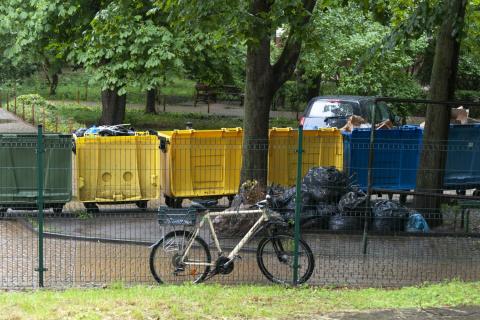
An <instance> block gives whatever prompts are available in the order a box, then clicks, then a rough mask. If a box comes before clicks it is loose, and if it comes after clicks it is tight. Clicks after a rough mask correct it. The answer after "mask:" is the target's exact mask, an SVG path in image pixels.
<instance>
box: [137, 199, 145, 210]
mask: <svg viewBox="0 0 480 320" xmlns="http://www.w3.org/2000/svg"><path fill="white" fill-rule="evenodd" d="M135 205H136V206H137V207H139V208H140V209H142V211H146V210H147V205H148V201H147V200H142V201H137V202H135Z"/></svg>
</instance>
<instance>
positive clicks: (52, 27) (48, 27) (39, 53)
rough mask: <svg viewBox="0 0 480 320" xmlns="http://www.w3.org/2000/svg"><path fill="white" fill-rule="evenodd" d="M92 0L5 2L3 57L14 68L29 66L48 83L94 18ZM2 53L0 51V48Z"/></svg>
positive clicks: (0, 12)
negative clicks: (36, 69)
mask: <svg viewBox="0 0 480 320" xmlns="http://www.w3.org/2000/svg"><path fill="white" fill-rule="evenodd" d="M94 2H95V1H93V0H67V1H63V0H25V1H24V0H5V1H2V2H0V21H2V22H1V24H2V25H1V28H0V30H3V32H2V31H0V37H2V40H5V41H4V42H3V43H4V47H3V50H2V55H3V56H4V57H5V58H8V59H10V60H11V63H12V65H13V66H18V65H22V64H26V65H28V64H30V65H33V66H36V67H37V68H38V69H39V70H42V71H43V72H44V73H45V75H46V77H47V78H48V79H49V81H51V80H50V79H51V77H52V75H53V74H59V73H61V69H62V67H63V66H64V65H65V63H66V57H67V54H68V53H69V52H71V50H72V49H73V48H74V46H75V45H76V40H77V39H78V38H79V37H81V32H82V31H83V29H84V27H85V26H86V25H87V24H88V22H89V21H90V19H89V17H91V16H93V14H94V12H95V11H94V10H95V6H93V3H94ZM0 49H1V48H0Z"/></svg>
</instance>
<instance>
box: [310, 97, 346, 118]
mask: <svg viewBox="0 0 480 320" xmlns="http://www.w3.org/2000/svg"><path fill="white" fill-rule="evenodd" d="M352 114H353V103H351V102H345V101H336V100H317V101H315V102H314V103H313V105H312V107H311V108H310V112H309V114H308V115H307V116H308V117H313V118H325V117H346V116H350V115H352Z"/></svg>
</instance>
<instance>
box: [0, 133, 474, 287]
mask: <svg viewBox="0 0 480 320" xmlns="http://www.w3.org/2000/svg"><path fill="white" fill-rule="evenodd" d="M472 128H474V127H472ZM472 128H470V131H469V130H466V132H468V134H467V135H468V137H466V138H465V139H463V138H461V137H459V136H458V135H457V136H456V139H455V140H449V141H444V142H443V143H440V144H439V145H440V146H442V148H444V150H445V153H446V154H447V155H448V159H449V160H447V162H448V163H449V165H448V166H447V171H448V170H450V172H451V173H453V175H455V176H456V177H460V176H462V177H466V179H467V180H468V181H469V182H468V184H467V183H466V184H462V183H460V184H457V185H456V186H455V187H445V189H446V191H445V192H444V193H438V192H437V193H435V192H433V191H439V190H426V191H422V192H423V193H422V192H413V189H415V187H416V186H415V183H414V184H413V185H412V183H411V181H412V179H413V178H416V177H417V175H418V162H419V160H418V158H419V154H421V153H422V152H423V151H424V150H429V148H433V147H430V146H429V145H425V144H424V143H423V142H422V140H421V137H422V136H421V134H422V131H421V130H420V129H419V128H416V127H415V128H414V127H401V128H397V129H391V130H392V131H389V132H383V131H380V130H377V131H376V132H375V133H376V134H377V135H378V140H377V141H376V142H375V143H374V144H373V147H374V150H372V151H373V156H374V159H373V160H374V161H373V162H372V165H371V168H370V169H371V170H370V172H371V173H372V174H373V176H372V177H371V178H372V181H373V182H374V184H373V187H374V188H373V189H370V193H368V191H369V190H368V188H367V187H368V186H367V185H365V184H363V185H362V182H361V181H365V182H364V183H366V182H368V169H369V161H368V157H369V154H370V143H369V140H367V138H365V137H363V136H362V137H360V138H355V137H354V135H355V134H356V133H355V132H356V131H354V132H353V133H352V134H351V136H350V137H347V135H344V136H343V137H342V135H341V134H340V131H338V130H336V129H331V130H330V129H329V130H314V131H310V132H309V131H307V132H306V133H305V140H304V141H305V142H304V144H303V147H302V148H299V146H298V142H297V141H298V140H297V139H298V131H296V130H291V129H285V130H279V129H275V130H272V131H271V132H270V139H269V140H265V139H251V141H249V142H248V143H245V141H244V137H243V133H242V131H241V130H240V129H224V130H215V131H212V130H208V131H205V132H203V131H195V130H181V131H171V132H160V133H159V134H158V136H157V135H155V134H153V135H152V134H148V135H146V134H141V135H131V136H115V137H102V136H87V137H83V138H77V139H76V141H75V148H73V149H74V150H75V153H74V155H73V156H74V160H75V161H74V162H73V178H72V162H71V160H70V159H71V156H72V153H71V150H72V145H71V139H70V136H61V135H52V136H51V137H50V136H48V135H45V153H44V155H45V161H44V163H45V169H44V172H45V177H44V181H45V183H44V186H43V188H42V190H43V193H44V194H45V214H44V215H45V218H44V222H45V223H44V233H43V236H44V240H43V251H42V252H43V257H44V266H45V268H46V271H45V272H44V275H45V281H44V284H45V286H47V287H58V288H63V287H76V286H104V285H106V284H109V283H112V282H123V283H127V284H138V283H140V284H155V283H158V282H167V283H168V282H173V283H183V282H195V281H197V280H198V279H200V280H201V281H206V282H208V283H222V284H239V283H271V282H272V281H273V282H280V283H288V284H291V283H292V281H293V275H294V272H293V270H294V263H295V259H294V255H295V238H294V229H293V227H294V221H295V208H296V207H297V205H299V206H300V220H299V221H300V228H301V234H300V239H301V240H300V242H299V247H298V248H299V254H298V262H299V263H298V266H299V272H298V275H299V279H303V280H304V281H306V283H308V284H313V285H334V286H343V285H348V286H401V285H408V284H419V283H422V282H424V281H431V282H434V281H443V280H447V279H462V280H467V281H471V280H472V281H473V280H478V279H480V267H479V266H480V263H479V262H480V261H479V260H480V246H479V244H480V211H479V210H480V201H479V199H478V197H475V195H478V191H475V190H474V188H475V187H476V183H475V179H476V178H475V177H476V173H475V172H476V166H475V164H476V162H475V159H476V158H475V157H476V151H478V150H477V148H476V147H477V146H476V140H475V137H476V136H475V135H474V134H473V133H472V131H471V130H474V129H472ZM358 132H361V134H369V133H370V132H369V130H358ZM364 132H367V133H364ZM36 139H37V137H36V136H34V135H30V136H28V139H27V140H25V141H24V140H22V138H21V137H20V136H18V135H15V136H8V135H6V136H4V135H2V136H1V139H0V146H1V149H0V207H1V208H2V214H3V215H2V218H1V219H0V265H2V268H0V287H2V288H19V287H35V286H37V285H38V280H39V279H38V273H37V271H36V270H35V269H36V268H37V267H38V265H39V261H38V260H39V257H40V252H39V251H38V247H39V241H38V239H39V217H38V210H37V208H36V206H37V204H36V202H37V200H38V199H37V195H38V191H39V190H38V186H37V185H36V184H37V181H36V180H35V179H36V178H35V177H36V175H37V173H38V172H37V171H36V170H37V164H36V162H35V159H36V153H35V150H36V147H37V146H36ZM342 139H345V140H343V141H342ZM470 140H471V141H470ZM454 141H457V142H454ZM458 141H461V142H458ZM342 143H343V144H342ZM347 144H348V146H347ZM245 148H247V149H246V150H245ZM299 149H303V151H302V153H301V155H303V159H302V162H301V163H302V177H301V178H302V179H301V183H300V185H299V186H298V187H299V192H300V194H301V199H297V198H296V191H297V189H296V186H295V177H296V176H295V173H296V170H297V169H298V168H297V164H298V158H297V157H298V155H299V153H298V151H299ZM459 150H461V151H459ZM455 151H457V153H455ZM245 153H250V156H252V155H253V157H251V158H250V161H251V159H254V162H255V161H260V162H262V161H266V162H265V166H260V165H258V163H256V162H255V163H251V164H250V165H249V166H246V170H247V171H246V173H247V174H246V176H247V177H256V178H257V179H259V181H251V180H250V181H245V182H243V183H241V171H242V167H243V164H244V159H242V156H243V154H245ZM455 156H457V157H460V158H461V159H458V161H459V162H460V163H468V164H469V165H464V164H462V165H459V166H457V168H456V169H455V165H457V162H456V160H455V158H454V157H455ZM469 157H471V159H469V160H466V159H467V158H469ZM353 159H357V160H353ZM375 159H377V160H375ZM462 161H463V162H462ZM467 167H469V168H467ZM467 169H468V170H467ZM412 172H417V173H412ZM445 176H447V175H445ZM261 178H265V180H264V181H260V180H261ZM449 179H450V178H449ZM462 179H463V178H462ZM246 180H248V179H246ZM467 180H465V179H464V180H462V181H467ZM265 181H267V183H262V182H265ZM446 181H448V179H446ZM450 181H452V180H450ZM472 181H473V182H474V183H471V182H472ZM270 182H274V184H273V185H271V184H270ZM376 183H377V185H375V184H376ZM72 184H73V185H74V186H75V188H74V189H73V190H75V192H76V194H75V197H74V198H73V199H71V196H70V195H71V190H72V187H71V185H72ZM458 186H463V187H465V189H466V190H465V193H466V196H457V195H456V192H455V190H449V189H451V188H454V189H457V188H458ZM459 193H460V194H462V193H463V192H459ZM419 196H423V197H426V198H427V200H429V201H432V202H434V201H437V202H438V204H439V205H438V206H436V207H435V208H434V209H432V210H430V209H429V210H425V209H426V207H424V206H420V205H418V203H417V198H418V197H419ZM64 203H66V204H64ZM60 205H61V206H60ZM265 208H268V210H269V213H268V214H266V213H265V211H262V210H263V209H265ZM213 213H217V214H213ZM207 217H209V218H208V219H207ZM197 228H198V230H197ZM195 233H196V235H195ZM194 235H195V236H194ZM192 239H193V240H192ZM247 240H248V241H247ZM189 242H191V243H192V244H191V251H190V253H189V254H185V250H184V249H185V248H186V247H188V245H189ZM207 269H208V270H207ZM159 280H160V281H159ZM303 280H302V281H303ZM197 282H198V281H197Z"/></svg>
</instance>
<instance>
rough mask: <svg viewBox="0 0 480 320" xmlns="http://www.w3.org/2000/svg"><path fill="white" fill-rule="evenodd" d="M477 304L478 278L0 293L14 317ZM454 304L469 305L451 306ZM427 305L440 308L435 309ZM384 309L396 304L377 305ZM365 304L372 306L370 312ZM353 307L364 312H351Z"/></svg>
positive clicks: (253, 313)
mask: <svg viewBox="0 0 480 320" xmlns="http://www.w3.org/2000/svg"><path fill="white" fill-rule="evenodd" d="M478 305H480V284H479V283H478V282H469V283H468V282H460V281H451V282H444V283H440V284H425V285H421V286H415V287H404V288H400V289H381V288H379V289H377V288H367V289H349V288H343V289H329V288H323V287H299V288H288V289H287V288H285V287H283V286H275V285H269V286H255V285H235V286H225V285H219V284H209V285H183V286H173V285H172V286H168V285H163V286H161V287H159V286H133V287H125V286H124V285H123V284H122V283H121V282H116V283H113V284H110V285H108V286H107V288H104V289H68V290H35V291H25V292H22V291H12V292H2V293H0V311H1V312H2V314H5V315H8V316H11V317H10V318H18V319H65V318H72V319H105V318H107V319H121V318H123V319H125V318H128V319H289V318H319V314H322V315H325V318H327V317H330V318H342V317H343V318H345V317H350V318H352V319H353V318H355V316H357V317H358V318H362V319H387V318H388V317H389V316H390V317H391V316H392V315H393V314H395V315H400V316H401V317H402V318H406V319H408V318H414V317H415V316H416V315H415V310H423V309H426V311H425V312H422V313H421V315H420V316H419V317H418V319H420V318H421V317H422V316H423V317H430V318H435V315H437V314H439V316H438V317H439V318H440V317H441V316H440V314H441V313H442V312H443V309H442V308H446V309H445V313H447V312H448V313H455V314H461V316H460V317H462V316H464V315H468V314H475V310H477V309H478ZM456 306H459V307H462V306H470V308H469V309H466V310H465V311H453V310H454V309H453V310H452V309H451V308H453V307H456ZM429 308H437V309H435V310H434V311H432V312H431V313H432V314H433V315H432V314H428V309H429ZM386 309H396V310H395V312H394V313H393V312H391V313H389V312H388V311H385V313H383V312H382V311H381V310H386ZM402 309H404V310H402ZM369 310H376V312H375V313H373V314H368V311H369ZM353 311H362V313H360V314H353V315H352V314H350V315H348V312H350V313H351V312H353ZM344 312H347V315H346V316H345V313H344ZM473 317H475V316H473ZM457 318H458V317H457ZM470 318H472V317H470Z"/></svg>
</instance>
